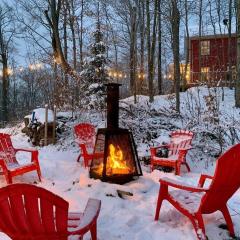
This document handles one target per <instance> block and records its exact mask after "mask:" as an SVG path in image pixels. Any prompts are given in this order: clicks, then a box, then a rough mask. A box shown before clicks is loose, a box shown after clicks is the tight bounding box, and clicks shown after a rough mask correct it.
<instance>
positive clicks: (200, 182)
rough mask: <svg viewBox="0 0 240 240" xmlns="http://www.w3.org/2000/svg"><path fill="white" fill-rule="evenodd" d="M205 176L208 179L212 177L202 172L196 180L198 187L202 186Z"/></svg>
mask: <svg viewBox="0 0 240 240" xmlns="http://www.w3.org/2000/svg"><path fill="white" fill-rule="evenodd" d="M207 178H208V179H213V177H212V176H210V175H206V174H202V175H201V176H200V178H199V181H198V187H203V185H204V183H205V181H206V179H207Z"/></svg>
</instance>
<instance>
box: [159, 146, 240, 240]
mask: <svg viewBox="0 0 240 240" xmlns="http://www.w3.org/2000/svg"><path fill="white" fill-rule="evenodd" d="M239 172H240V144H237V145H235V146H233V147H232V148H230V149H229V150H228V151H226V152H225V153H224V154H223V155H222V156H220V157H219V158H218V160H217V165H216V170H215V173H214V176H208V175H201V177H200V179H199V183H198V187H195V186H191V185H188V184H184V183H180V182H177V181H173V180H172V179H168V178H162V179H160V190H159V195H158V200H157V207H156V213H155V220H156V221H157V220H158V218H159V213H160V208H161V205H162V202H163V200H167V201H169V202H170V203H171V204H172V205H173V206H174V207H175V208H176V209H177V210H178V211H180V212H181V213H182V214H184V215H185V216H187V217H188V218H189V219H190V220H191V222H192V224H193V227H194V229H195V231H196V234H197V236H198V239H199V240H205V239H206V235H205V227H204V222H203V217H202V215H203V214H210V213H214V212H216V211H221V212H222V214H223V216H224V218H225V220H226V222H227V226H228V230H229V232H230V235H231V236H232V237H234V236H235V233H234V227H233V223H232V219H231V216H230V214H229V210H228V208H227V201H228V200H229V199H230V198H231V197H232V195H233V194H234V193H235V192H236V191H237V190H238V189H239V187H240V177H239ZM207 178H208V179H211V184H210V186H209V187H206V188H204V187H203V186H204V183H205V180H206V179H207ZM169 187H172V188H177V189H180V190H173V191H169V190H168V188H169Z"/></svg>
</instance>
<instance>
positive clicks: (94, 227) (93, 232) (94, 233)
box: [90, 222, 97, 240]
mask: <svg viewBox="0 0 240 240" xmlns="http://www.w3.org/2000/svg"><path fill="white" fill-rule="evenodd" d="M90 232H91V237H92V240H97V222H95V223H94V224H93V225H92V227H91V229H90Z"/></svg>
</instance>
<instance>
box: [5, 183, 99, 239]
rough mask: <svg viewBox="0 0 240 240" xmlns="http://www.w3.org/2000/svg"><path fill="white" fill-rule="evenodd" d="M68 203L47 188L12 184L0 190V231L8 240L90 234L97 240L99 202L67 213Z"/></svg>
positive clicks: (89, 201) (89, 203)
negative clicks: (79, 210) (81, 211)
mask: <svg viewBox="0 0 240 240" xmlns="http://www.w3.org/2000/svg"><path fill="white" fill-rule="evenodd" d="M68 207H69V203H68V202H67V201H65V200H64V199H62V198H60V197H59V196H57V195H55V194H53V193H51V192H49V191H48V190H46V189H43V188H40V187H37V186H35V185H30V184H11V185H8V186H7V187H3V188H1V189H0V215H1V218H0V229H1V231H2V232H4V233H5V234H7V235H8V236H9V237H10V238H11V239H26V240H27V239H38V240H46V239H51V240H67V239H68V236H70V235H76V236H79V237H80V239H82V236H83V235H84V234H85V233H87V232H88V231H90V232H91V236H92V240H97V218H98V215H99V212H100V208H101V201H100V200H97V199H88V202H87V205H86V208H85V210H84V212H83V213H71V212H68Z"/></svg>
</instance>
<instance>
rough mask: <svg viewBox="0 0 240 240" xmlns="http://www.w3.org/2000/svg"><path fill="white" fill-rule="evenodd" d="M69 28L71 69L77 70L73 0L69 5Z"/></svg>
mask: <svg viewBox="0 0 240 240" xmlns="http://www.w3.org/2000/svg"><path fill="white" fill-rule="evenodd" d="M68 9H69V26H70V29H71V33H72V44H73V46H72V50H73V69H74V70H75V71H76V69H77V47H76V34H75V18H76V16H75V6H74V4H73V0H71V5H70V6H69V8H68Z"/></svg>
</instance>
